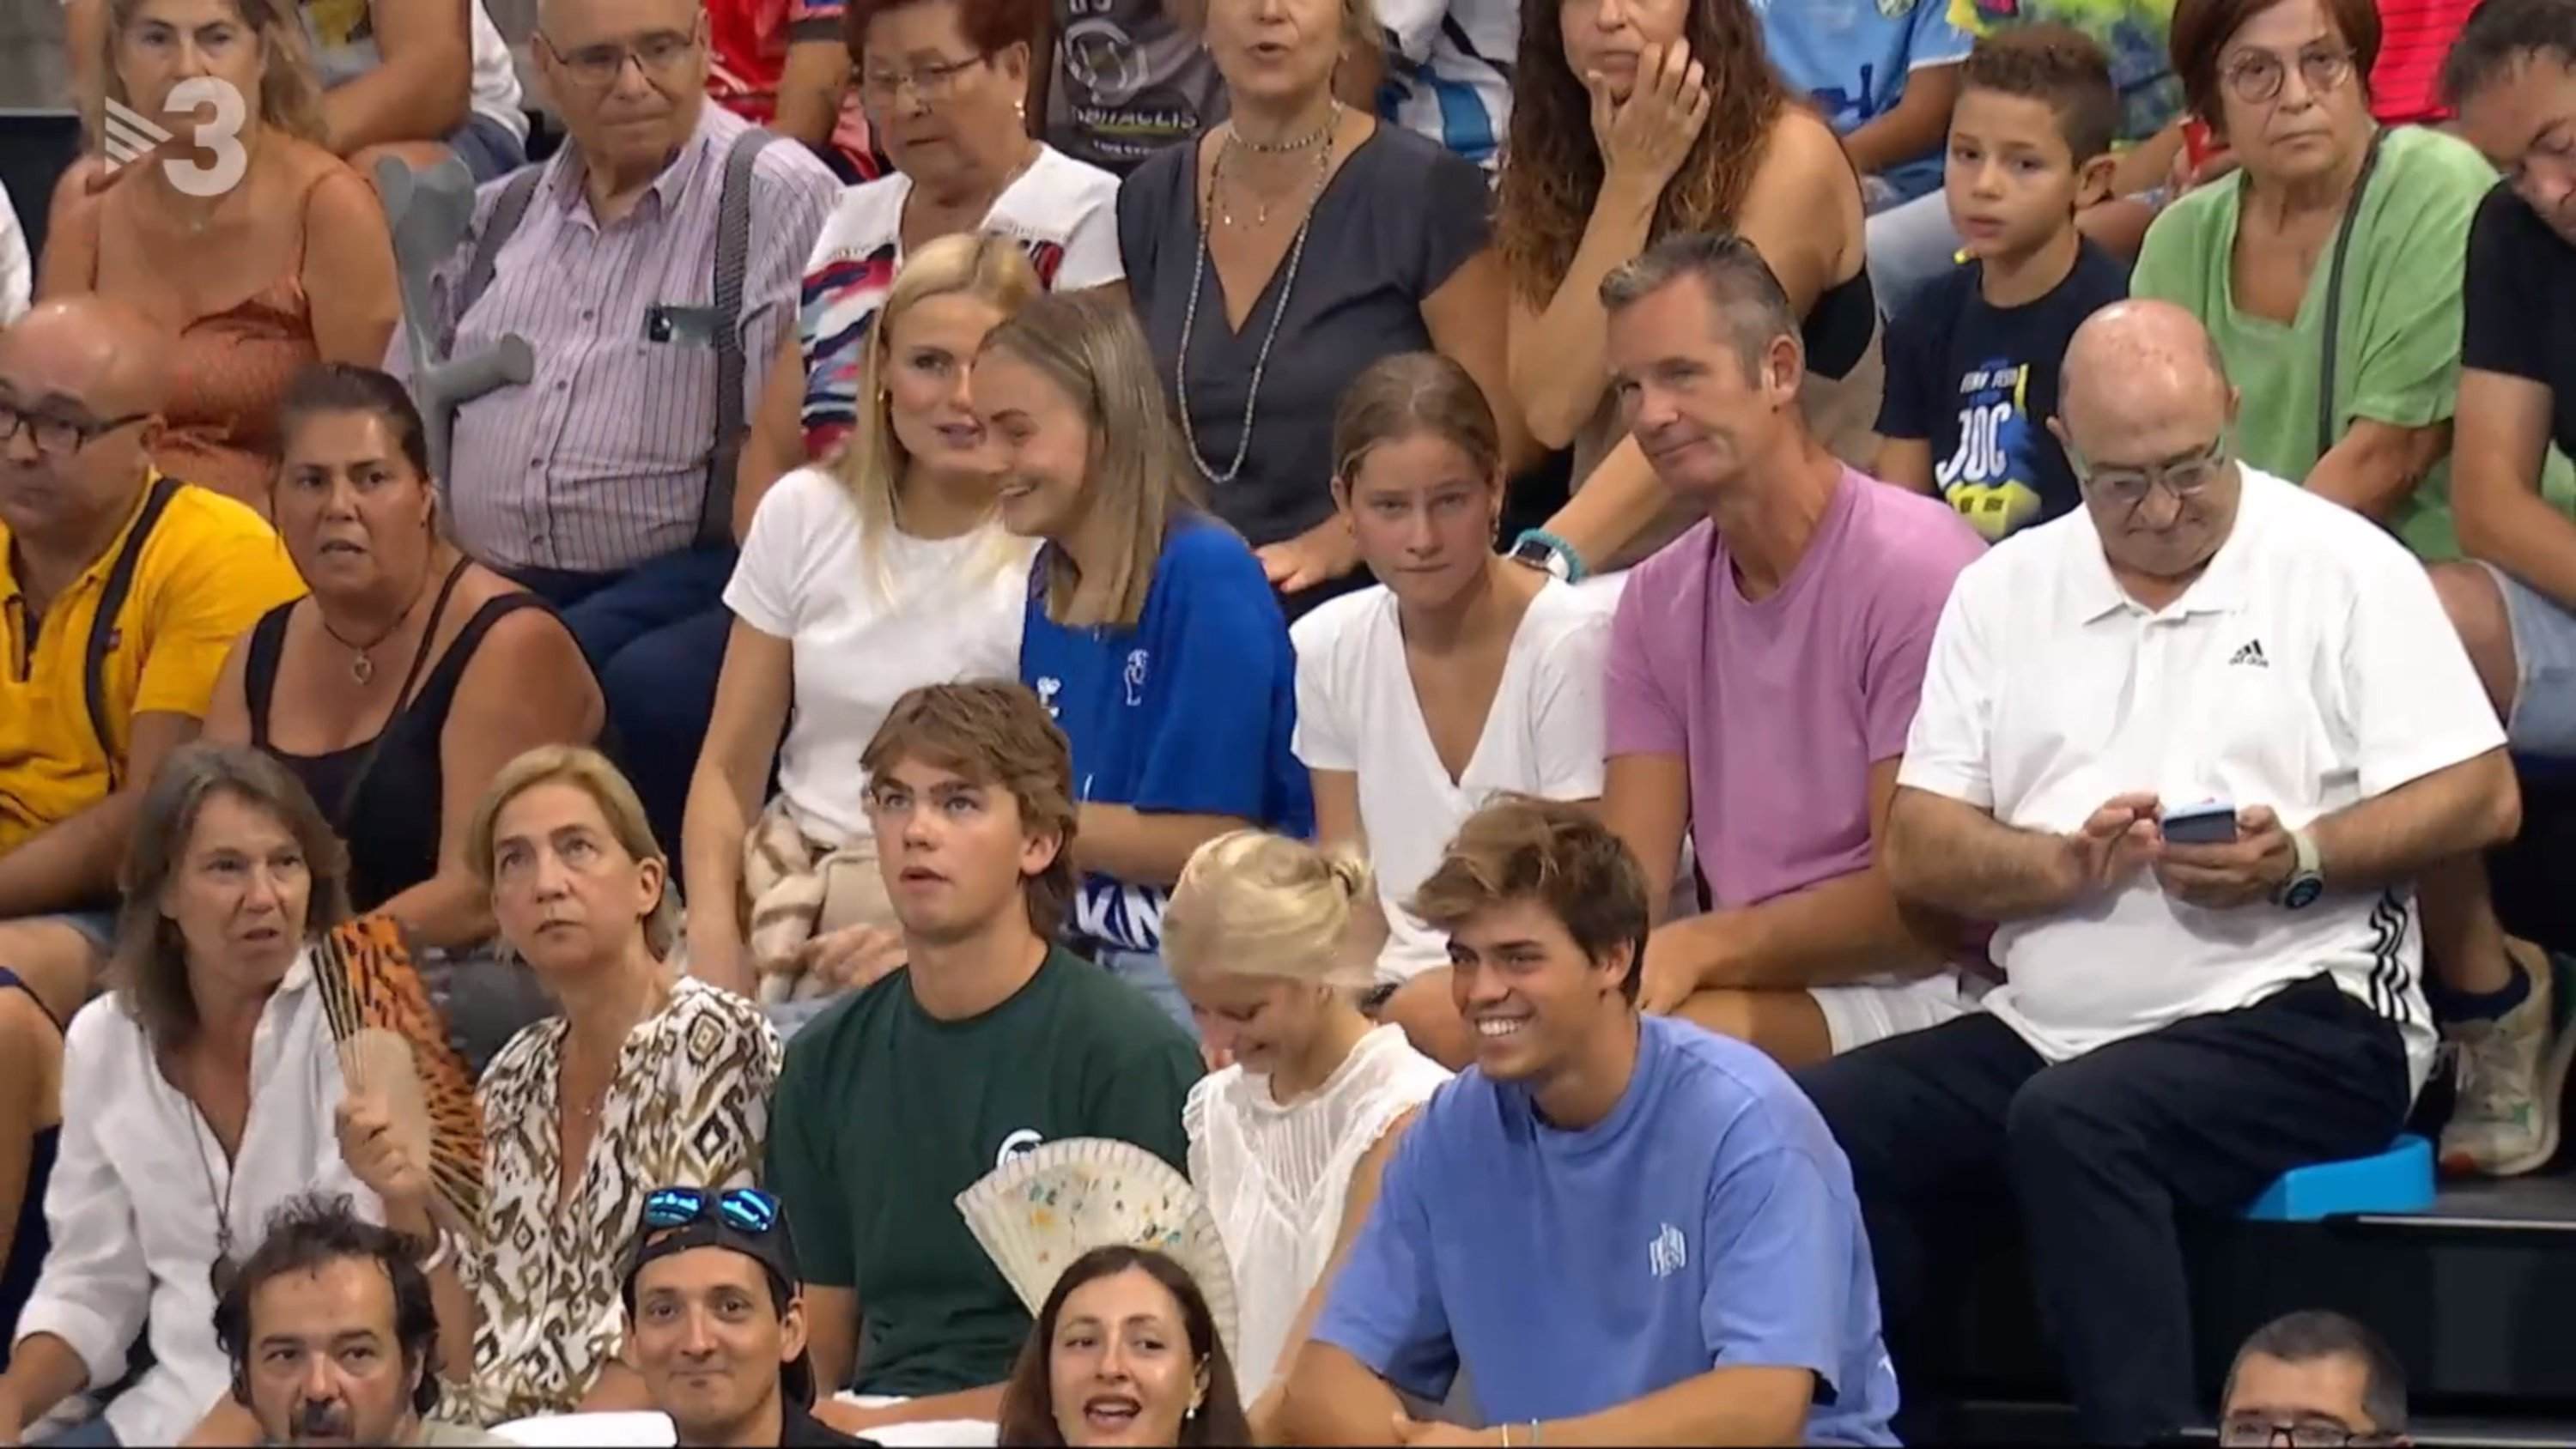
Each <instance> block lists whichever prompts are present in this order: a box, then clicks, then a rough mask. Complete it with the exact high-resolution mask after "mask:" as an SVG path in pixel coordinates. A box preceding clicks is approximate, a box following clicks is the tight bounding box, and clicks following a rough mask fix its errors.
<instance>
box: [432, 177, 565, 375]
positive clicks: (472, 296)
mask: <svg viewBox="0 0 2576 1449" xmlns="http://www.w3.org/2000/svg"><path fill="white" fill-rule="evenodd" d="M548 164H549V163H546V162H542V161H539V162H533V163H531V164H529V165H526V166H522V167H520V168H519V170H518V173H517V174H516V175H513V176H512V177H511V178H510V179H509V180H508V181H506V182H504V183H502V186H501V195H500V197H499V199H498V200H496V201H494V202H493V203H492V214H491V216H489V217H487V218H485V219H484V222H483V232H482V234H481V235H480V236H477V237H476V238H474V256H473V259H472V260H471V261H469V262H467V263H466V265H465V277H464V280H463V281H462V282H461V283H459V284H458V286H457V289H456V304H455V306H454V307H452V308H450V309H449V311H448V314H447V326H448V336H447V337H446V338H445V339H442V340H443V341H444V342H445V343H446V344H447V345H450V346H452V345H454V342H455V328H456V326H457V324H459V323H461V322H463V321H464V320H465V314H466V313H467V312H470V311H472V310H473V309H474V304H475V303H477V302H479V301H481V300H483V294H484V293H485V292H486V291H488V290H490V288H491V286H492V274H493V273H494V272H495V271H496V270H498V269H499V267H500V265H501V248H502V247H503V246H505V245H507V244H508V243H509V240H510V236H511V234H512V233H514V232H516V231H517V230H518V229H519V223H520V222H521V221H522V220H524V219H526V217H527V215H528V204H529V203H530V202H531V201H534V200H535V199H536V195H537V184H538V183H539V182H541V181H543V180H545V179H546V166H547V165H548Z"/></svg>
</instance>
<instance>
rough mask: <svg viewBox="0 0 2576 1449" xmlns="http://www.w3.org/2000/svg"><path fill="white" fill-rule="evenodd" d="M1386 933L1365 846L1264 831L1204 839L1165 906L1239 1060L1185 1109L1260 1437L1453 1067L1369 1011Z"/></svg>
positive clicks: (1218, 1041)
mask: <svg viewBox="0 0 2576 1449" xmlns="http://www.w3.org/2000/svg"><path fill="white" fill-rule="evenodd" d="M1385 936H1386V925H1385V921H1384V919H1383V917H1381V916H1380V915H1379V913H1378V910H1377V902H1376V895H1375V890H1374V887H1372V886H1371V885H1370V883H1369V873H1368V869H1367V868H1366V867H1365V866H1363V865H1361V864H1360V863H1359V861H1358V859H1357V857H1356V856H1354V855H1351V854H1349V853H1347V852H1335V853H1330V854H1328V853H1325V852H1322V851H1318V850H1317V849H1316V848H1315V847H1313V846H1311V845H1308V844H1306V843H1305V842H1304V841H1300V840H1291V839H1288V838H1287V837H1286V836H1282V835H1272V834H1268V833H1266V832H1263V831H1257V830H1237V831H1232V832H1230V833H1228V834H1225V835H1220V836H1218V837H1217V838H1216V839H1214V840H1211V841H1209V842H1208V843H1207V844H1205V845H1202V846H1200V847H1199V848H1198V850H1197V851H1196V852H1195V853H1194V854H1192V855H1191V857H1190V863H1189V866H1188V868H1187V869H1185V870H1184V871H1182V873H1181V879H1180V883H1179V884H1178V885H1176V886H1174V887H1173V889H1172V898H1171V903H1170V905H1169V907H1168V908H1167V909H1166V911H1165V913H1164V917H1163V954H1164V959H1165V960H1166V961H1168V962H1169V963H1170V964H1171V968H1172V976H1173V978H1174V979H1175V980H1176V981H1178V982H1179V983H1180V987H1181V991H1182V993H1183V994H1184V995H1186V996H1187V997H1188V998H1189V1001H1190V1008H1191V1012H1192V1014H1193V1016H1194V1017H1195V1018H1196V1020H1197V1023H1198V1027H1199V1031H1200V1034H1201V1038H1202V1040H1203V1041H1204V1042H1205V1044H1206V1046H1207V1048H1208V1050H1209V1051H1210V1052H1211V1053H1212V1054H1221V1055H1220V1059H1222V1057H1223V1056H1231V1057H1232V1058H1233V1063H1232V1064H1231V1065H1229V1066H1227V1067H1225V1068H1223V1069H1222V1070H1220V1071H1218V1072H1216V1073H1215V1074H1213V1075H1211V1076H1208V1077H1205V1078H1203V1079H1201V1080H1200V1082H1199V1083H1198V1085H1197V1086H1195V1087H1193V1088H1191V1089H1190V1096H1189V1101H1188V1102H1187V1103H1186V1104H1185V1105H1184V1106H1183V1107H1182V1109H1181V1124H1182V1126H1183V1127H1184V1128H1186V1129H1187V1131H1188V1133H1189V1139H1190V1181H1192V1182H1193V1183H1195V1184H1197V1185H1198V1188H1199V1190H1200V1191H1201V1192H1203V1193H1205V1194H1206V1195H1207V1199H1208V1207H1209V1210H1210V1211H1211V1212H1212V1213H1213V1214H1214V1215H1215V1217H1216V1221H1217V1230H1218V1232H1219V1233H1220V1234H1221V1235H1222V1236H1223V1237H1224V1239H1225V1251H1226V1256H1227V1258H1228V1259H1230V1260H1231V1261H1232V1263H1233V1265H1234V1279H1235V1302H1236V1304H1237V1311H1238V1313H1239V1314H1240V1317H1241V1325H1240V1328H1239V1330H1238V1332H1237V1335H1236V1340H1237V1342H1236V1348H1237V1356H1236V1359H1235V1372H1236V1376H1237V1380H1238V1382H1239V1383H1240V1384H1241V1386H1242V1392H1243V1393H1245V1394H1246V1395H1250V1396H1252V1398H1253V1405H1252V1410H1251V1418H1252V1424H1253V1430H1254V1435H1255V1439H1256V1442H1259V1443H1265V1444H1268V1443H1277V1442H1279V1440H1278V1438H1277V1435H1276V1434H1275V1433H1274V1432H1272V1430H1273V1429H1274V1428H1275V1420H1276V1417H1277V1413H1278V1406H1279V1391H1280V1387H1281V1386H1282V1385H1283V1384H1284V1383H1285V1382H1286V1380H1287V1374H1286V1372H1285V1371H1286V1369H1287V1368H1288V1366H1289V1365H1290V1364H1292V1363H1293V1362H1295V1360H1296V1356H1297V1349H1298V1346H1299V1345H1300V1344H1302V1343H1303V1342H1304V1341H1305V1338H1306V1334H1307V1331H1308V1330H1309V1329H1310V1328H1311V1327H1312V1326H1313V1323H1314V1315H1315V1311H1316V1308H1317V1307H1318V1306H1319V1305H1320V1304H1321V1302H1322V1300H1323V1293H1324V1291H1325V1287H1326V1285H1327V1284H1328V1283H1329V1280H1330V1279H1331V1277H1332V1274H1333V1273H1334V1272H1335V1271H1336V1270H1337V1269H1338V1268H1339V1266H1340V1264H1341V1261H1342V1257H1343V1255H1344V1254H1345V1253H1347V1252H1349V1251H1350V1244H1351V1240H1352V1238H1353V1237H1354V1236H1355V1235H1356V1234H1357V1233H1358V1231H1359V1227H1360V1224H1361V1223H1363V1222H1366V1221H1367V1220H1368V1213H1369V1208H1370V1206H1371V1205H1372V1204H1374V1203H1375V1202H1376V1201H1377V1185H1378V1179H1379V1176H1380V1175H1381V1174H1382V1173H1383V1172H1384V1171H1385V1168H1386V1162H1387V1158H1388V1157H1389V1156H1390V1155H1392V1153H1393V1152H1394V1150H1395V1144H1396V1140H1397V1138H1398V1137H1400V1136H1401V1135H1402V1133H1403V1131H1404V1129H1405V1128H1406V1127H1407V1126H1408V1125H1410V1124H1411V1123H1412V1121H1413V1115H1414V1112H1415V1111H1416V1109H1418V1108H1419V1107H1420V1106H1421V1105H1422V1103H1423V1102H1424V1101H1425V1100H1427V1099H1428V1098H1429V1097H1430V1096H1431V1094H1432V1092H1433V1091H1435V1090H1437V1089H1438V1087H1439V1086H1440V1084H1441V1083H1442V1082H1445V1081H1447V1080H1448V1079H1449V1073H1448V1070H1447V1069H1446V1068H1444V1067H1442V1066H1440V1064H1438V1063H1437V1062H1434V1061H1432V1060H1431V1059H1430V1058H1428V1057H1425V1056H1423V1055H1422V1054H1421V1053H1419V1052H1417V1051H1415V1050H1414V1049H1413V1048H1412V1047H1411V1046H1410V1045H1408V1044H1407V1043H1406V1042H1405V1039H1404V1033H1403V1032H1402V1031H1401V1030H1400V1029H1398V1028H1396V1027H1393V1026H1379V1027H1372V1026H1371V1025H1370V1024H1369V1021H1368V1018H1367V1017H1365V1016H1363V1015H1361V1014H1360V1010H1359V1004H1358V993H1359V991H1360V990H1361V989H1363V988H1365V987H1366V986H1367V985H1368V982H1369V977H1370V974H1371V969H1372V965H1373V963H1374V962H1375V960H1376V957H1377V952H1378V947H1379V945H1380V943H1381V942H1383V941H1384V939H1385Z"/></svg>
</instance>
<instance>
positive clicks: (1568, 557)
mask: <svg viewBox="0 0 2576 1449" xmlns="http://www.w3.org/2000/svg"><path fill="white" fill-rule="evenodd" d="M1531 544H1536V545H1538V546H1539V547H1540V548H1543V549H1546V550H1547V551H1548V552H1549V553H1550V554H1552V555H1554V556H1555V557H1556V559H1557V561H1558V562H1560V563H1563V564H1564V565H1565V581H1566V582H1567V583H1569V584H1579V583H1581V582H1583V581H1584V580H1585V579H1586V578H1589V577H1591V574H1592V570H1590V569H1588V568H1585V567H1584V566H1583V555H1581V554H1579V553H1576V552H1575V551H1574V545H1573V544H1570V543H1567V542H1566V541H1565V540H1564V539H1562V538H1559V537H1557V536H1556V535H1555V534H1553V533H1550V532H1548V531H1547V530H1546V529H1544V528H1525V529H1522V530H1521V536H1520V537H1518V538H1516V539H1513V540H1512V556H1513V557H1514V558H1520V557H1523V556H1524V555H1525V554H1526V553H1527V551H1528V548H1529V545H1531Z"/></svg>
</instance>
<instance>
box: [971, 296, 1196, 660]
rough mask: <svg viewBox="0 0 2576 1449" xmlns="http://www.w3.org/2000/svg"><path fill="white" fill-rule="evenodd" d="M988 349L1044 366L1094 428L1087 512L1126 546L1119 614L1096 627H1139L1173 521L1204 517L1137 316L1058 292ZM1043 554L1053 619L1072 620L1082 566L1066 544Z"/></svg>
mask: <svg viewBox="0 0 2576 1449" xmlns="http://www.w3.org/2000/svg"><path fill="white" fill-rule="evenodd" d="M984 350H985V351H986V352H995V351H1001V352H1008V353H1010V354H1011V355H1012V356H1013V357H1016V358H1018V359H1019V360H1020V361H1022V362H1025V363H1027V364H1028V365H1029V366H1031V367H1034V368H1036V369H1037V370H1038V371H1039V372H1040V373H1042V374H1044V375H1045V376H1046V377H1047V379H1048V380H1049V381H1051V382H1053V383H1054V384H1055V385H1056V386H1057V387H1058V388H1060V389H1062V390H1063V392H1064V394H1065V396H1066V397H1068V398H1070V399H1072V400H1073V405H1074V406H1075V407H1076V408H1077V409H1079V410H1080V411H1081V412H1082V414H1083V416H1084V418H1085V419H1087V420H1088V421H1089V422H1090V424H1091V453H1092V457H1091V467H1090V472H1089V476H1088V477H1086V478H1085V479H1084V480H1083V492H1084V493H1085V494H1086V495H1087V497H1086V499H1085V503H1084V507H1085V508H1086V509H1087V510H1088V511H1090V512H1094V513H1104V512H1105V513H1106V514H1107V515H1108V516H1109V517H1110V518H1111V519H1112V520H1114V521H1115V522H1116V523H1117V525H1118V530H1117V531H1118V533H1119V535H1120V536H1121V537H1122V538H1123V539H1124V540H1125V543H1126V547H1125V548H1123V549H1121V550H1120V553H1119V558H1118V561H1117V563H1116V564H1114V565H1113V566H1112V567H1111V570H1110V573H1111V577H1110V579H1109V587H1108V596H1109V598H1110V600H1111V614H1110V617H1108V618H1106V619H1100V620H1094V621H1092V622H1095V623H1102V624H1109V625H1114V626H1116V627H1120V628H1132V627H1134V626H1135V624H1136V622H1137V621H1138V620H1139V619H1142V618H1143V617H1144V616H1145V593H1146V590H1148V589H1149V588H1151V587H1152V586H1153V583H1154V565H1155V563H1156V561H1157V560H1159V559H1160V558H1161V557H1162V555H1163V539H1164V537H1165V535H1166V534H1167V533H1168V532H1169V530H1170V528H1171V526H1172V523H1173V520H1174V519H1176V518H1178V517H1180V516H1182V515H1185V514H1193V513H1198V512H1200V511H1201V507H1200V502H1199V492H1198V481H1197V480H1198V470H1197V469H1196V468H1194V467H1192V466H1191V464H1190V459H1189V454H1188V453H1187V451H1186V450H1184V449H1183V447H1182V446H1181V436H1180V432H1179V430H1178V429H1177V428H1175V427H1174V426H1173V425H1172V414H1171V410H1170V409H1169V408H1167V407H1165V406H1164V404H1163V380H1162V375H1161V374H1160V373H1157V372H1156V371H1155V370H1154V354H1153V350H1152V349H1151V348H1150V347H1148V346H1147V345H1146V342H1145V334H1144V333H1143V332H1142V331H1140V330H1139V329H1138V328H1137V326H1136V314H1135V312H1134V311H1133V310H1131V309H1130V308H1129V307H1128V305H1127V303H1126V302H1125V301H1124V300H1123V299H1121V298H1118V297H1113V296H1104V295H1102V294H1101V293H1100V292H1099V291H1098V290H1097V289H1095V290H1091V291H1084V292H1051V293H1049V294H1047V295H1046V296H1043V297H1038V298H1035V299H1033V300H1031V301H1030V302H1029V304H1028V305H1027V306H1025V307H1022V308H1021V309H1020V310H1019V312H1018V313H1017V314H1015V315H1013V316H1011V317H1009V318H1007V319H1005V320H1004V321H1003V323H1002V325H1001V326H999V327H996V328H994V329H993V330H992V332H991V333H990V334H989V335H987V336H986V337H985V338H984ZM1040 557H1041V558H1042V559H1043V561H1044V562H1043V565H1042V566H1043V567H1044V569H1045V570H1046V575H1045V577H1046V591H1047V593H1046V607H1047V617H1048V618H1050V619H1053V620H1055V621H1056V622H1057V623H1063V622H1065V611H1066V610H1067V609H1068V608H1070V607H1071V605H1072V603H1073V591H1074V586H1075V585H1076V584H1077V583H1078V582H1079V579H1078V578H1077V576H1076V574H1075V572H1074V567H1073V560H1071V559H1070V558H1068V557H1066V555H1065V551H1064V550H1063V549H1061V548H1050V549H1047V550H1046V551H1045V552H1044V553H1043V554H1042V555H1040Z"/></svg>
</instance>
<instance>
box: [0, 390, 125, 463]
mask: <svg viewBox="0 0 2576 1449" xmlns="http://www.w3.org/2000/svg"><path fill="white" fill-rule="evenodd" d="M150 416H152V415H151V414H150V413H127V414H126V415H125V416H123V417H121V418H109V419H108V420H107V421H105V422H103V423H86V422H81V421H79V420H78V419H74V418H49V417H46V416H45V415H43V414H42V413H31V412H28V411H26V410H25V409H24V408H20V407H17V406H15V405H13V404H10V403H0V448H5V447H7V446H9V445H10V444H11V443H14V442H16V441H18V434H19V433H20V432H21V431H22V430H23V431H24V432H25V433H26V434H27V436H28V437H29V438H32V439H34V440H35V444H36V451H37V452H39V453H43V454H44V455H46V456H47V457H51V458H68V457H70V456H71V455H72V454H74V453H77V452H79V451H80V450H81V449H83V448H86V447H88V446H89V445H90V444H92V443H94V442H97V441H98V440H99V439H101V438H103V437H106V436H107V435H108V434H110V433H112V432H115V431H116V430H117V429H119V428H130V427H132V426H134V425H135V424H136V423H139V422H142V421H143V420H144V419H146V418H148V417H150Z"/></svg>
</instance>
